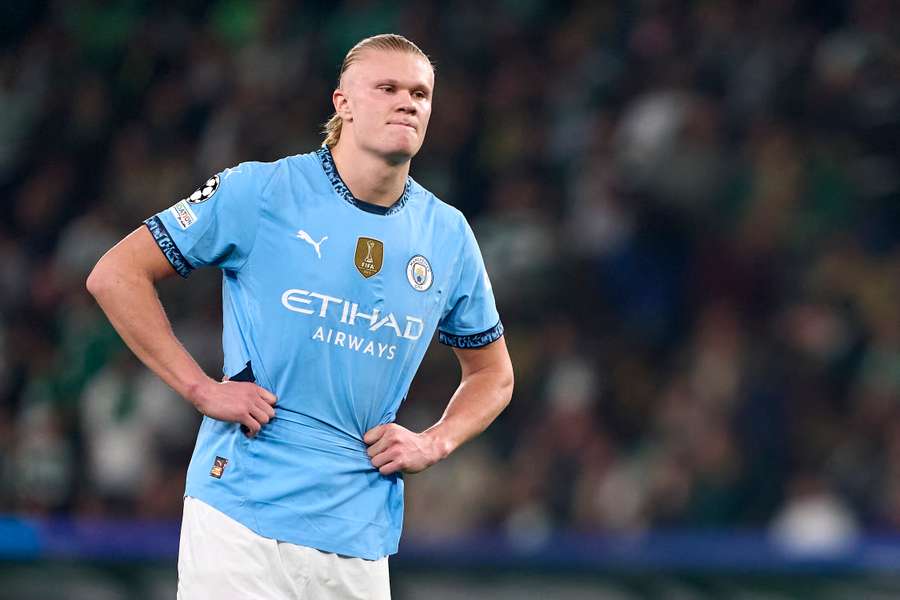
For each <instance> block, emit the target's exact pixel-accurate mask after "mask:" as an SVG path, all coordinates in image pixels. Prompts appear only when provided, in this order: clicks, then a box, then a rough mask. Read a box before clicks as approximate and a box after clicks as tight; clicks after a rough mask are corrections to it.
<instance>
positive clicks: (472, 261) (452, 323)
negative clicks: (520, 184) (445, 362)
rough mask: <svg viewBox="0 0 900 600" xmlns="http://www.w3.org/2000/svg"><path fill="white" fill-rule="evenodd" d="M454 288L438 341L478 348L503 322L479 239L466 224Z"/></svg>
mask: <svg viewBox="0 0 900 600" xmlns="http://www.w3.org/2000/svg"><path fill="white" fill-rule="evenodd" d="M463 223H464V228H463V229H464V232H463V236H464V242H463V247H462V250H461V253H460V259H459V261H458V263H457V264H458V269H457V281H456V286H455V288H454V291H453V292H452V293H451V294H450V295H449V297H448V301H447V305H446V309H445V311H444V315H443V317H442V319H441V322H440V324H439V326H438V341H440V342H441V343H442V344H446V345H448V346H453V347H455V348H480V347H482V346H486V345H488V344H490V343H491V342H494V341H496V340H498V339H499V338H500V336H502V335H503V324H502V323H501V322H500V315H499V314H498V312H497V305H496V303H495V301H494V291H493V289H492V288H491V280H490V279H489V278H488V273H487V270H486V269H485V267H484V260H483V259H482V257H481V250H480V249H479V248H478V242H477V241H476V240H475V235H474V234H473V233H472V229H471V228H470V227H469V224H468V223H465V221H463Z"/></svg>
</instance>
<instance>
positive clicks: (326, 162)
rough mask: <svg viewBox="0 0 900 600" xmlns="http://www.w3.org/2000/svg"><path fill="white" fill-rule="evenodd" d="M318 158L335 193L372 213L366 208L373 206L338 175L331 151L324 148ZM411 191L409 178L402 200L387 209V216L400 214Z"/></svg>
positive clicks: (320, 149) (317, 154) (401, 196)
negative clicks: (352, 190)
mask: <svg viewBox="0 0 900 600" xmlns="http://www.w3.org/2000/svg"><path fill="white" fill-rule="evenodd" d="M316 156H317V157H318V159H319V162H320V163H321V164H322V169H323V170H324V171H325V175H326V176H327V177H328V180H329V181H331V187H333V188H334V192H335V193H336V194H337V195H338V196H340V197H341V198H343V199H344V200H346V201H347V202H349V203H350V204H352V205H353V206H355V207H356V208H359V209H360V210H365V211H366V212H372V211H370V210H366V208H364V207H365V206H366V205H369V206H371V204H370V203H369V202H365V201H364V200H360V199H359V198H357V197H356V196H354V195H353V192H351V191H350V188H348V187H347V184H346V183H344V180H343V179H341V174H340V173H338V170H337V166H336V165H335V164H334V157H333V156H332V155H331V150H330V149H329V148H328V146H322V147H321V148H319V149H318V150H316ZM409 189H410V179H409V177H407V178H406V185H404V186H403V194H401V195H400V198H399V199H398V200H397V201H396V202H394V203H393V204H391V205H390V206H389V207H387V210H385V211H384V215H385V216H386V215H392V214H394V213H396V212H399V211H400V209H402V208H403V206H404V205H405V204H406V202H407V201H408V200H409Z"/></svg>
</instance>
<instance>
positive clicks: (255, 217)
mask: <svg viewBox="0 0 900 600" xmlns="http://www.w3.org/2000/svg"><path fill="white" fill-rule="evenodd" d="M273 164H274V163H242V164H240V165H238V166H237V167H234V168H230V169H225V170H224V171H222V172H221V173H219V174H217V175H214V176H212V177H210V178H209V179H207V180H206V181H205V182H203V185H201V186H200V188H198V189H197V190H196V191H195V192H193V193H192V194H191V195H190V196H188V197H187V198H184V199H183V200H180V201H178V202H176V203H175V204H174V205H173V206H171V207H170V208H168V209H166V210H164V211H162V212H159V213H157V214H156V215H154V216H152V217H150V218H148V219H146V220H145V221H144V224H145V225H146V226H147V228H148V229H149V230H150V233H151V234H152V235H153V239H154V240H156V243H157V245H159V247H160V249H161V250H162V252H163V254H165V256H166V258H167V259H168V260H169V262H170V263H171V264H172V267H174V269H175V271H176V272H177V273H178V274H179V275H181V276H182V277H187V276H188V275H189V274H190V272H191V271H192V270H194V269H195V268H197V267H201V266H206V265H214V266H217V267H220V268H222V269H229V270H234V271H238V270H240V268H241V266H243V264H244V263H245V262H246V260H247V257H248V256H249V255H250V252H251V250H252V249H253V244H254V242H255V241H256V230H257V228H258V226H259V215H260V210H261V204H262V199H263V193H264V190H265V187H266V185H267V184H268V182H269V180H270V179H271V177H272V174H273V173H274V167H273Z"/></svg>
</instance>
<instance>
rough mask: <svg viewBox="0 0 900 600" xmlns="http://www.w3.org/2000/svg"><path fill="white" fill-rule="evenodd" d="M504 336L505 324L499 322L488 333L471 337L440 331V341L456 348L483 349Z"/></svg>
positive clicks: (483, 332) (475, 334)
mask: <svg viewBox="0 0 900 600" xmlns="http://www.w3.org/2000/svg"><path fill="white" fill-rule="evenodd" d="M502 335H503V323H501V322H500V321H497V324H496V325H494V326H493V327H491V328H490V329H488V330H487V331H482V332H481V333H473V334H471V335H453V334H452V333H446V332H444V331H440V330H438V341H439V342H440V343H442V344H446V345H447V346H453V347H454V348H481V347H482V346H487V345H488V344H490V343H491V342H496V341H497V340H499V339H500V336H502Z"/></svg>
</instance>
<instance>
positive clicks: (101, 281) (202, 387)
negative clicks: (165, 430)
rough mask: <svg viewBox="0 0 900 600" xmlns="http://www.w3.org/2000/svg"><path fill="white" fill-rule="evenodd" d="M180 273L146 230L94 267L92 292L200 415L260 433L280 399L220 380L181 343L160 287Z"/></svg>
mask: <svg viewBox="0 0 900 600" xmlns="http://www.w3.org/2000/svg"><path fill="white" fill-rule="evenodd" d="M174 274H175V270H174V269H173V268H172V266H171V265H170V264H169V261H168V260H166V257H165V256H164V255H163V253H162V251H161V250H160V249H159V247H158V246H157V245H156V242H155V241H154V240H153V237H152V236H151V235H150V232H149V231H148V230H147V228H146V227H139V228H138V229H136V230H134V231H133V232H132V233H131V234H129V235H128V236H127V237H126V238H125V239H123V240H122V241H121V242H119V243H118V244H116V245H115V246H113V248H112V249H110V250H109V251H108V252H107V253H106V254H104V255H103V257H102V258H101V259H100V260H99V261H98V262H97V264H96V265H95V266H94V269H93V270H92V271H91V274H90V275H89V276H88V279H87V289H88V291H89V292H90V293H91V294H92V295H93V296H94V298H95V299H96V300H97V303H98V304H99V305H100V308H101V309H103V312H104V313H106V316H107V318H108V319H109V321H110V323H112V325H113V327H114V328H115V329H116V331H117V332H118V333H119V335H120V336H121V337H122V340H123V341H124V342H125V344H126V345H127V346H128V347H129V348H130V349H131V351H132V352H134V354H135V355H136V356H137V357H138V358H139V359H140V360H141V362H143V363H144V364H145V365H147V367H148V368H150V370H152V371H153V372H154V373H156V374H157V375H158V376H159V377H160V378H161V379H162V380H163V381H165V382H166V383H167V384H168V385H169V386H170V387H171V388H172V389H174V390H175V391H176V392H177V393H178V394H180V395H181V396H182V397H184V398H185V399H187V400H188V401H189V402H191V403H192V404H193V405H194V406H195V407H196V408H197V409H198V410H199V411H200V412H202V413H203V414H205V415H207V416H210V417H213V418H215V419H219V420H223V421H232V422H238V423H241V424H242V425H244V426H246V428H247V430H248V434H249V435H255V434H256V433H257V432H258V431H259V430H260V428H261V427H262V425H264V424H265V423H268V422H269V419H270V418H271V417H273V416H274V415H275V410H274V409H273V408H272V406H273V405H274V404H275V401H276V398H275V396H274V395H273V394H272V393H271V392H269V391H267V390H264V389H263V388H261V387H259V386H257V385H256V384H253V383H249V382H232V381H227V382H222V383H220V382H217V381H215V380H213V379H212V378H210V377H208V376H207V375H206V374H205V373H204V372H203V370H202V369H201V368H200V366H199V365H198V364H197V362H196V361H195V360H194V358H193V357H192V356H191V355H190V354H189V353H188V351H187V350H186V349H185V348H184V346H182V345H181V343H180V342H179V341H178V339H177V338H176V337H175V333H174V332H173V331H172V325H171V324H170V323H169V319H168V318H167V317H166V314H165V311H164V310H163V307H162V304H161V303H160V301H159V297H158V296H157V294H156V287H155V283H156V282H157V281H159V280H161V279H164V278H166V277H171V276H172V275H174Z"/></svg>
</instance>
